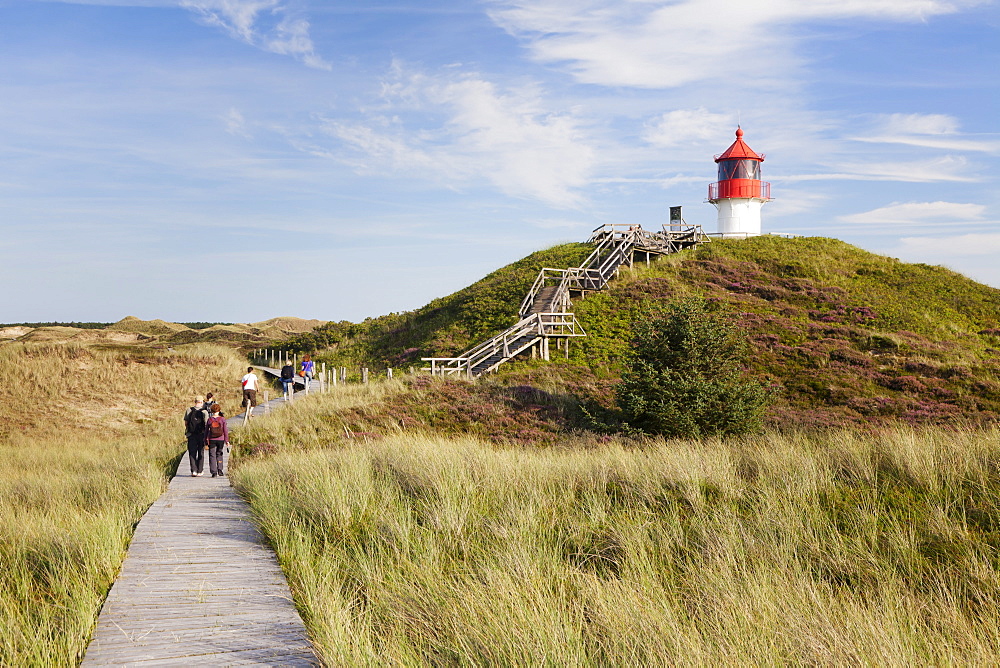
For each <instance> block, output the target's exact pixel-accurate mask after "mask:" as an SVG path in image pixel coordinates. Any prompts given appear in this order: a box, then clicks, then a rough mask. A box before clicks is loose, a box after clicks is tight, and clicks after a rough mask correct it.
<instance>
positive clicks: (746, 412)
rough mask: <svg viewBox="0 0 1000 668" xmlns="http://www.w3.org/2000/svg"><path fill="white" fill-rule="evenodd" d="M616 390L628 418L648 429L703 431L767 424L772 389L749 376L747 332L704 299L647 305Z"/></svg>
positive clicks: (683, 433) (749, 429) (678, 433)
mask: <svg viewBox="0 0 1000 668" xmlns="http://www.w3.org/2000/svg"><path fill="white" fill-rule="evenodd" d="M632 329H633V334H634V338H633V340H632V349H631V351H630V354H629V357H628V358H627V360H626V370H625V373H624V374H623V375H622V381H621V383H620V384H619V385H618V386H617V387H616V388H615V397H616V400H617V403H618V407H619V408H620V409H621V411H622V413H623V416H624V419H625V420H626V421H627V422H628V423H629V424H630V425H631V426H633V427H636V428H638V429H641V430H642V431H644V432H646V433H648V434H662V435H664V436H674V437H694V438H701V437H705V436H713V435H720V436H725V435H730V434H746V433H753V432H756V431H759V430H760V429H761V427H762V422H763V417H764V410H765V408H766V406H767V403H768V399H769V393H768V390H767V389H766V388H765V387H764V386H763V385H762V384H761V383H760V382H758V381H755V380H753V379H748V378H747V377H746V373H745V370H744V367H743V362H744V359H745V356H746V351H747V343H746V337H745V336H744V335H743V333H742V331H741V330H739V329H738V328H737V326H736V325H735V324H734V323H733V321H732V320H731V319H730V318H728V317H726V316H725V315H724V314H722V313H721V312H720V311H719V309H718V308H717V307H715V306H714V305H712V304H710V303H708V302H707V301H705V299H703V298H697V297H696V298H689V299H683V300H679V301H675V302H672V303H670V304H668V305H666V306H654V307H650V308H647V309H646V310H645V312H644V313H643V314H642V315H641V316H640V317H639V318H637V319H636V320H635V322H634V323H633V326H632Z"/></svg>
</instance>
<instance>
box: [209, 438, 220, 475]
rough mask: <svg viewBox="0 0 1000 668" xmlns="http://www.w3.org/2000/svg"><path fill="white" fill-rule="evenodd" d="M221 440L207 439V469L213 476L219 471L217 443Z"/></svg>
mask: <svg viewBox="0 0 1000 668" xmlns="http://www.w3.org/2000/svg"><path fill="white" fill-rule="evenodd" d="M221 442H222V441H209V442H208V470H209V471H210V472H211V474H212V475H213V476H214V475H216V474H217V473H218V472H219V461H218V457H219V454H218V453H219V448H218V445H219V443H221Z"/></svg>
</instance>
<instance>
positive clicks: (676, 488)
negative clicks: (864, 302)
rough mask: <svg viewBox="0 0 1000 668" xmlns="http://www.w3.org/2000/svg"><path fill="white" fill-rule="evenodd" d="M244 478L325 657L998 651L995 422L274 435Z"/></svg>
mask: <svg viewBox="0 0 1000 668" xmlns="http://www.w3.org/2000/svg"><path fill="white" fill-rule="evenodd" d="M310 401H312V400H310ZM305 407H306V404H303V405H302V408H303V409H304V408H305ZM290 417H291V416H290V415H288V416H278V415H275V417H274V418H273V419H274V420H285V419H288V418H290ZM298 419H299V421H300V422H302V421H308V418H307V417H306V416H305V415H304V414H303V415H302V416H300V417H299V418H298ZM298 428H299V429H300V430H301V433H302V434H309V433H310V432H317V433H319V432H322V428H323V427H322V424H321V422H320V421H314V422H307V423H306V424H299V425H298ZM246 436H247V437H248V438H251V437H252V436H253V434H252V433H251V432H247V433H246ZM315 440H317V441H321V440H322V438H318V439H315ZM258 452H261V453H266V452H268V451H265V450H258ZM234 480H235V483H236V484H237V485H238V487H239V488H240V489H241V490H242V491H243V493H244V494H245V495H246V496H247V498H248V499H249V500H250V502H251V504H252V505H253V507H254V510H255V512H256V513H257V515H258V516H259V518H260V522H261V525H262V526H263V528H264V530H265V532H266V533H267V535H268V536H269V538H270V539H271V541H272V542H273V543H274V545H275V546H276V548H277V551H278V553H279V557H280V560H281V563H282V565H283V567H284V568H285V571H286V573H287V574H288V576H289V580H290V583H291V585H292V588H293V592H294V594H295V597H296V600H297V602H298V604H299V605H300V607H301V608H302V609H303V611H304V617H305V619H306V621H307V624H308V626H309V628H310V630H311V633H312V634H313V637H314V638H315V639H316V641H317V643H318V646H319V650H320V652H321V653H322V656H323V658H324V661H325V662H326V663H327V664H329V665H358V664H368V665H381V664H387V663H388V664H405V665H420V664H428V663H430V664H463V665H490V664H492V665H511V664H514V665H523V664H545V665H595V664H596V665H664V664H684V665H695V664H707V663H725V664H746V663H753V664H775V663H790V664H826V665H829V664H884V665H903V664H907V665H913V664H918V665H919V664H923V665H926V664H969V663H973V664H995V663H996V662H997V661H998V659H1000V649H998V648H1000V605H998V604H1000V579H998V570H997V569H998V556H997V555H998V552H997V549H998V547H1000V499H998V497H997V491H998V489H1000V432H998V431H997V430H989V431H979V432H971V431H970V432H966V433H956V432H945V431H925V432H915V431H912V430H906V429H900V430H897V431H885V432H880V433H872V434H859V433H849V432H842V433H837V434H833V435H830V436H826V437H820V436H807V435H799V436H790V435H784V436H779V435H767V436H762V437H759V438H756V439H749V440H744V441H739V442H726V443H723V442H718V441H710V442H705V443H696V442H662V441H660V442H649V443H645V444H642V445H641V447H639V446H636V447H626V446H623V445H620V444H619V445H615V444H608V445H604V446H600V447H594V446H591V447H581V448H577V449H572V448H562V449H551V450H525V449H497V448H495V447H491V446H488V445H486V444H483V443H481V442H477V441H473V440H467V439H465V440H464V439H451V440H449V439H444V438H438V437H435V436H433V435H427V434H424V435H420V434H406V433H403V434H398V435H395V436H392V437H389V438H386V439H385V440H381V441H377V442H372V443H361V442H355V445H353V446H350V447H335V448H325V449H315V448H311V449H310V448H295V447H292V444H289V443H286V444H284V445H279V447H278V452H277V453H276V454H273V455H271V456H262V455H259V456H257V457H249V458H245V459H244V460H243V461H242V463H241V465H240V466H239V467H238V469H237V470H236V471H235V472H234Z"/></svg>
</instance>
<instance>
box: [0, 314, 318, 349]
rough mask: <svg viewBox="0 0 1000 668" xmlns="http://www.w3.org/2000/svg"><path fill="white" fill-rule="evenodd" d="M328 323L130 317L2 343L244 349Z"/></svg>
mask: <svg viewBox="0 0 1000 668" xmlns="http://www.w3.org/2000/svg"><path fill="white" fill-rule="evenodd" d="M326 322H327V321H326V320H307V319H305V318H295V317H291V316H280V317H276V318H271V319H269V320H262V321H260V322H254V323H249V324H242V323H237V324H232V325H223V324H217V325H212V326H210V327H205V328H203V329H194V328H192V327H188V326H187V325H183V324H180V323H176V322H167V321H166V320H160V319H155V320H142V319H140V318H137V317H135V316H131V315H130V316H126V317H124V318H122V319H121V320H119V321H118V322H116V323H114V324H113V325H109V326H108V327H106V328H104V329H83V328H78V327H66V326H49V327H25V326H17V327H6V328H3V329H0V341H3V340H8V341H9V340H18V341H46V342H52V343H58V342H62V341H76V342H83V341H93V342H108V343H137V342H160V343H166V344H183V343H197V342H216V343H230V344H236V345H241V346H242V345H248V344H255V343H266V342H275V341H280V340H282V339H286V338H288V337H290V336H293V335H296V334H302V333H305V332H309V331H312V330H313V329H314V328H316V327H318V326H320V325H324V324H326Z"/></svg>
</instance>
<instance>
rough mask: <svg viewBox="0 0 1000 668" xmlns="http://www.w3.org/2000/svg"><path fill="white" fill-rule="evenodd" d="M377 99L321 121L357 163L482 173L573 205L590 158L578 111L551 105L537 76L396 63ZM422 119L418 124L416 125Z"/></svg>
mask: <svg viewBox="0 0 1000 668" xmlns="http://www.w3.org/2000/svg"><path fill="white" fill-rule="evenodd" d="M382 90H383V96H382V107H381V108H380V109H378V113H377V114H373V115H372V114H370V115H369V116H368V118H367V119H366V120H364V121H360V122H358V121H353V122H349V121H342V120H329V121H328V122H327V123H326V124H325V126H324V129H325V130H326V132H327V133H328V134H329V135H331V136H333V137H336V138H337V139H339V140H340V141H341V142H342V143H343V145H344V146H345V147H347V148H349V149H352V150H353V151H354V153H355V154H354V155H353V156H348V155H347V154H344V153H342V152H338V151H329V150H325V149H316V148H315V147H314V148H313V149H311V150H313V151H314V152H318V153H319V154H323V155H326V157H334V158H337V159H340V160H348V161H350V162H351V163H352V164H353V165H354V166H355V168H356V169H357V170H358V171H361V172H379V171H385V170H390V171H398V172H408V173H409V174H410V175H412V176H418V177H424V178H426V177H439V178H441V179H442V180H446V181H450V182H452V183H462V182H474V181H487V182H489V183H492V184H493V185H494V186H495V187H497V188H499V189H500V190H501V191H503V192H504V193H506V194H508V195H513V196H515V197H522V198H531V199H537V200H540V201H543V202H546V203H547V204H550V205H552V206H556V207H560V208H575V207H579V206H580V205H581V204H582V203H583V202H584V199H585V198H584V197H583V196H582V195H581V193H580V190H581V189H582V188H583V186H585V185H586V184H587V183H588V182H589V178H590V173H591V171H592V169H593V167H594V163H595V152H594V149H593V148H592V147H591V145H590V142H589V138H588V137H587V134H586V132H585V129H584V127H583V123H582V121H581V120H580V119H579V118H577V117H576V116H575V115H574V114H573V113H572V112H562V113H555V112H552V111H550V110H549V109H548V108H547V107H546V105H545V103H544V100H543V99H542V96H541V95H540V93H539V92H538V91H537V90H536V89H535V87H533V86H530V85H528V86H522V87H511V88H506V89H501V88H499V87H498V86H497V85H495V84H494V83H492V82H490V81H487V80H485V79H483V78H481V77H479V76H475V75H466V76H458V77H456V78H447V77H428V76H426V75H424V74H419V73H417V74H408V73H404V72H402V71H401V69H400V68H398V67H397V68H396V69H395V71H394V73H393V75H392V76H391V77H390V78H389V79H388V80H387V81H385V82H384V85H383V87H382ZM415 128H420V129H415Z"/></svg>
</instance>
